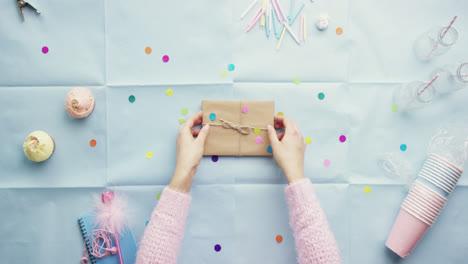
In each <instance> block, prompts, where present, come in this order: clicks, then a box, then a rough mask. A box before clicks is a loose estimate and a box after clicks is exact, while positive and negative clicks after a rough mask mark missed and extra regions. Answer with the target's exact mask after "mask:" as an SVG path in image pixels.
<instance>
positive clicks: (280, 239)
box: [276, 235, 283, 244]
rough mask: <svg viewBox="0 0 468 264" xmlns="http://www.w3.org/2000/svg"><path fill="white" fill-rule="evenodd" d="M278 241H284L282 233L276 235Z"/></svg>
mask: <svg viewBox="0 0 468 264" xmlns="http://www.w3.org/2000/svg"><path fill="white" fill-rule="evenodd" d="M276 242H277V243H278V244H279V243H281V242H283V237H282V236H281V235H277V236H276Z"/></svg>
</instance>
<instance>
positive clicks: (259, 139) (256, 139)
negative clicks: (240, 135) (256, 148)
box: [255, 136, 263, 144]
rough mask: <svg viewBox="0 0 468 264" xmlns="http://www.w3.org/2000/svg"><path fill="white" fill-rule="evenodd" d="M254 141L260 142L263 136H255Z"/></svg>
mask: <svg viewBox="0 0 468 264" xmlns="http://www.w3.org/2000/svg"><path fill="white" fill-rule="evenodd" d="M255 142H257V144H262V142H263V138H262V137H261V136H258V137H256V138H255Z"/></svg>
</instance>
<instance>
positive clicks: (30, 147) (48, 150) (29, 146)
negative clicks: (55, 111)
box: [23, 131, 55, 162]
mask: <svg viewBox="0 0 468 264" xmlns="http://www.w3.org/2000/svg"><path fill="white" fill-rule="evenodd" d="M54 149H55V144H54V141H53V140H52V138H51V137H50V136H49V135H47V133H45V132H43V131H34V132H32V133H31V134H29V136H28V137H27V138H26V140H25V141H24V144H23V150H24V155H26V157H28V159H30V160H32V161H35V162H41V161H44V160H46V159H48V158H49V157H50V156H51V155H52V153H54Z"/></svg>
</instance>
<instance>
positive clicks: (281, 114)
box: [276, 112, 284, 116]
mask: <svg viewBox="0 0 468 264" xmlns="http://www.w3.org/2000/svg"><path fill="white" fill-rule="evenodd" d="M276 115H277V116H283V115H284V114H283V112H278V113H276Z"/></svg>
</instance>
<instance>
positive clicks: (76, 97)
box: [65, 87, 94, 118]
mask: <svg viewBox="0 0 468 264" xmlns="http://www.w3.org/2000/svg"><path fill="white" fill-rule="evenodd" d="M65 109H67V113H68V114H69V115H71V116H73V117H75V118H84V117H87V116H88V115H89V114H91V112H93V110H94V97H93V94H92V93H91V92H90V91H89V90H88V89H86V88H81V87H76V88H73V89H71V90H70V92H68V94H67V97H66V98H65Z"/></svg>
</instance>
